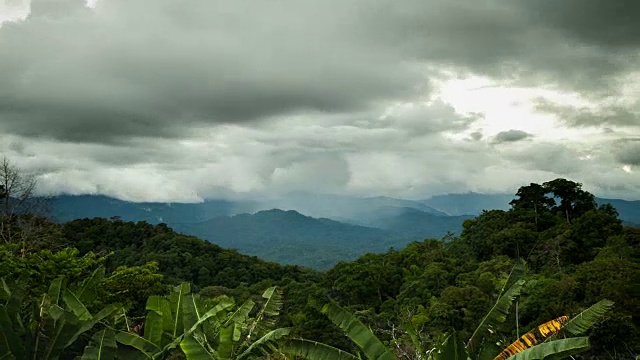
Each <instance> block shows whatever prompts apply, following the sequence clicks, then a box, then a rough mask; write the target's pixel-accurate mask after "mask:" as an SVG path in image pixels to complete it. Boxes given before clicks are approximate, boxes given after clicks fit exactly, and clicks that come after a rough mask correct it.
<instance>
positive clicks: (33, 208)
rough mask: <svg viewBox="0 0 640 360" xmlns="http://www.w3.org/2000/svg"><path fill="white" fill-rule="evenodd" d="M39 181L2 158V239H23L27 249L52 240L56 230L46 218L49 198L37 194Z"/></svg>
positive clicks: (11, 240)
mask: <svg viewBox="0 0 640 360" xmlns="http://www.w3.org/2000/svg"><path fill="white" fill-rule="evenodd" d="M36 186H37V182H36V179H35V177H34V176H33V175H29V174H25V173H24V172H22V171H21V170H20V169H18V167H17V166H16V165H14V164H13V163H12V162H11V161H9V159H7V158H6V157H3V158H2V162H0V241H2V242H4V243H20V244H21V245H22V250H23V252H26V250H27V249H29V248H32V247H36V246H38V245H39V244H43V243H45V242H50V241H51V239H52V238H54V237H55V233H56V231H55V230H54V229H53V228H52V226H51V225H52V224H51V223H48V222H46V221H43V220H44V218H45V215H46V214H47V210H48V200H47V199H46V198H44V197H38V196H36Z"/></svg>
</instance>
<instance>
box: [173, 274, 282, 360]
mask: <svg viewBox="0 0 640 360" xmlns="http://www.w3.org/2000/svg"><path fill="white" fill-rule="evenodd" d="M262 298H263V299H264V304H263V305H262V307H261V308H260V309H258V311H257V314H256V315H255V316H253V317H251V316H250V314H251V313H252V312H253V310H254V308H255V305H256V304H255V303H254V302H253V301H251V300H248V301H246V302H245V303H244V304H242V305H241V306H240V307H238V309H237V310H235V311H233V312H231V313H229V314H228V316H227V317H226V319H225V320H224V321H221V322H220V323H219V324H218V326H217V328H218V331H213V332H212V331H204V332H193V333H191V334H190V335H188V336H185V338H184V340H183V341H182V342H181V343H180V347H181V348H182V351H183V352H184V354H185V355H186V357H187V359H188V360H218V359H236V360H241V359H253V358H257V357H259V356H261V355H268V354H269V353H273V352H277V344H278V343H279V342H280V341H281V340H282V339H283V338H285V337H286V336H287V335H289V332H290V329H289V328H278V329H273V327H274V326H275V317H276V316H277V315H279V313H280V308H281V307H282V294H281V293H280V291H278V290H277V288H276V287H275V286H274V287H270V288H268V289H267V290H265V291H264V293H263V294H262Z"/></svg>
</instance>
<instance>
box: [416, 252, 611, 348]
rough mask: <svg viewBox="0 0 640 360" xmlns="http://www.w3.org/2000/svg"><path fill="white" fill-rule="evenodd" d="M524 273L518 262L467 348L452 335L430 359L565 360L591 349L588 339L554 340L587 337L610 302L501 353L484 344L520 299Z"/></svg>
mask: <svg viewBox="0 0 640 360" xmlns="http://www.w3.org/2000/svg"><path fill="white" fill-rule="evenodd" d="M525 270H526V268H525V263H524V262H519V263H517V264H516V265H515V266H514V268H513V269H512V271H511V273H510V275H509V278H508V279H507V281H506V283H505V286H504V287H503V288H502V290H501V292H500V293H501V295H500V296H499V298H498V300H497V301H496V303H495V304H494V306H493V307H492V308H491V310H489V312H488V313H487V315H485V317H484V318H483V319H482V321H481V322H480V324H479V325H478V327H477V328H476V330H475V331H474V333H473V335H472V336H471V338H470V339H469V341H468V342H467V343H466V346H465V345H464V343H463V342H462V341H461V340H460V339H459V338H458V337H457V334H455V333H451V334H449V335H448V336H447V337H446V339H445V340H444V341H443V342H441V343H440V344H439V345H437V346H436V347H435V349H433V350H432V351H430V352H429V356H428V359H430V360H459V359H464V360H466V359H478V360H485V359H486V360H489V359H493V360H506V359H519V360H524V359H527V360H538V359H540V360H542V359H547V358H552V357H553V358H555V357H559V356H562V357H565V356H569V355H573V354H577V353H579V352H582V351H585V350H587V349H588V348H589V339H588V338H587V337H570V338H566V339H559V340H555V338H556V337H557V336H558V335H559V334H564V335H566V336H577V335H582V334H584V333H585V332H586V331H587V330H588V329H589V328H590V327H591V326H593V325H594V324H595V323H596V322H597V321H598V320H600V319H601V318H602V317H603V316H604V315H605V313H606V312H607V311H608V310H609V309H610V308H611V306H612V305H613V302H611V301H609V300H602V301H600V302H598V303H597V304H595V305H593V306H591V307H590V308H589V309H587V310H585V311H583V312H582V313H580V314H578V315H576V316H575V317H573V318H571V319H570V320H569V319H568V317H567V316H562V317H560V318H558V319H554V320H551V321H549V322H546V323H544V324H541V325H539V326H537V327H536V328H534V329H533V330H532V331H530V332H528V333H526V334H524V335H523V336H522V337H520V338H519V339H518V340H516V341H514V342H513V343H512V344H510V345H509V346H507V347H506V348H505V349H503V350H502V351H500V352H498V351H499V349H498V350H496V346H495V344H493V343H491V342H489V341H485V342H482V340H483V339H484V338H485V337H486V336H487V335H489V334H490V333H491V330H492V329H493V328H495V327H496V326H497V325H498V324H499V323H503V322H504V321H505V320H506V317H507V315H508V314H509V311H510V308H511V306H512V304H513V301H514V300H515V298H516V297H517V296H519V294H520V290H521V289H522V286H523V285H524V281H523V280H522V279H521V278H522V276H523V275H524V273H525ZM480 345H482V346H480Z"/></svg>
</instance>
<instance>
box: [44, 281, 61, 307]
mask: <svg viewBox="0 0 640 360" xmlns="http://www.w3.org/2000/svg"><path fill="white" fill-rule="evenodd" d="M62 280H63V278H62V277H59V278H56V279H55V280H53V281H52V282H51V285H49V292H48V293H47V294H48V295H49V300H50V301H51V304H56V305H57V304H59V303H60V290H61V289H62Z"/></svg>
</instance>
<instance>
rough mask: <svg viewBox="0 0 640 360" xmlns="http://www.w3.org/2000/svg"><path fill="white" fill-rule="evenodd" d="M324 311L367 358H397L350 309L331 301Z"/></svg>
mask: <svg viewBox="0 0 640 360" xmlns="http://www.w3.org/2000/svg"><path fill="white" fill-rule="evenodd" d="M322 312H323V313H325V314H326V315H327V317H329V319H330V320H331V321H332V322H333V323H334V324H336V325H337V326H338V327H339V328H340V329H342V330H343V331H344V332H345V333H346V334H347V336H348V337H349V338H350V339H351V340H352V341H353V342H354V343H355V344H356V345H358V347H360V349H362V351H363V352H364V354H365V356H366V357H367V359H370V360H391V359H393V360H395V359H396V357H395V355H394V354H393V353H392V352H391V351H389V350H388V349H387V348H386V347H385V346H384V345H383V344H382V342H381V341H380V340H379V339H378V338H377V337H376V336H375V335H374V334H373V332H372V331H371V330H370V329H369V328H368V327H366V326H364V324H363V323H362V322H360V320H358V318H356V317H355V316H354V315H353V314H352V313H350V312H349V311H347V310H345V309H343V308H341V307H340V306H338V305H337V304H335V303H329V304H326V305H325V306H324V307H323V308H322Z"/></svg>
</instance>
